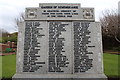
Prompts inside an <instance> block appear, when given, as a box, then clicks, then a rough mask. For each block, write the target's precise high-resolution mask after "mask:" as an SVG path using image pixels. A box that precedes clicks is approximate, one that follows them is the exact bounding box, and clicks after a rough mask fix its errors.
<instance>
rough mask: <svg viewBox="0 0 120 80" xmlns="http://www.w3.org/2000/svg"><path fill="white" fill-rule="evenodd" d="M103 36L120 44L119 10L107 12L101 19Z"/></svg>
mask: <svg viewBox="0 0 120 80" xmlns="http://www.w3.org/2000/svg"><path fill="white" fill-rule="evenodd" d="M100 22H101V26H102V33H103V36H108V37H112V38H114V39H115V40H116V41H117V42H119V43H120V26H118V14H117V10H106V11H105V12H103V17H101V18H100Z"/></svg>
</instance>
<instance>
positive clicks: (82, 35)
mask: <svg viewBox="0 0 120 80" xmlns="http://www.w3.org/2000/svg"><path fill="white" fill-rule="evenodd" d="M89 25H90V23H89V22H74V23H73V26H74V72H75V73H78V72H86V71H88V70H89V69H91V67H92V66H93V65H92V61H93V59H90V58H89V54H93V52H89V51H88V50H87V48H88V47H95V46H87V44H89V43H91V41H89V38H90V35H89V34H90V31H89V30H88V27H89Z"/></svg>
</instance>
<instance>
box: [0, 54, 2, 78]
mask: <svg viewBox="0 0 120 80" xmlns="http://www.w3.org/2000/svg"><path fill="white" fill-rule="evenodd" d="M0 78H2V57H1V56H0Z"/></svg>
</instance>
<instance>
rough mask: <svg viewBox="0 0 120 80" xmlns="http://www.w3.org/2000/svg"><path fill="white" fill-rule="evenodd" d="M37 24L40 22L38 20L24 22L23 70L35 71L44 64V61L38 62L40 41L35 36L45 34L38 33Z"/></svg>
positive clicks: (38, 36)
mask: <svg viewBox="0 0 120 80" xmlns="http://www.w3.org/2000/svg"><path fill="white" fill-rule="evenodd" d="M39 25H40V23H39V22H38V21H34V22H32V21H29V22H26V26H25V39H24V60H23V72H36V71H37V70H38V69H40V67H42V64H45V62H38V58H39V57H40V55H39V54H38V51H40V47H41V46H39V44H40V43H39V42H38V40H37V38H41V37H42V36H45V35H43V34H40V33H39V30H40V28H39Z"/></svg>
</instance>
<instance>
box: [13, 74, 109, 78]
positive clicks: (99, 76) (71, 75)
mask: <svg viewBox="0 0 120 80" xmlns="http://www.w3.org/2000/svg"><path fill="white" fill-rule="evenodd" d="M12 80H107V77H106V76H105V75H104V74H83V73H82V74H59V73H58V74H15V75H14V76H13V77H12Z"/></svg>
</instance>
